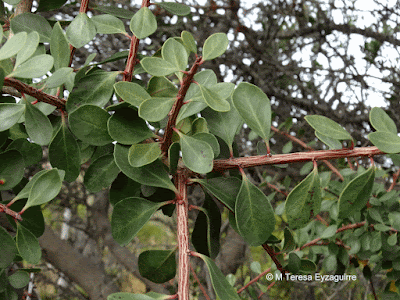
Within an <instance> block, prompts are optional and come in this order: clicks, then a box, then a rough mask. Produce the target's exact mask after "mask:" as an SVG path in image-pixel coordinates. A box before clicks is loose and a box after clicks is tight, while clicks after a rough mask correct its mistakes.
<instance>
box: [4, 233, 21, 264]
mask: <svg viewBox="0 0 400 300" xmlns="http://www.w3.org/2000/svg"><path fill="white" fill-rule="evenodd" d="M0 248H1V255H0V269H5V268H7V267H8V266H9V265H10V264H11V263H12V262H13V260H14V256H15V255H16V254H17V253H18V251H17V247H16V246H15V242H14V239H13V238H12V236H11V235H9V234H8V233H7V231H6V230H5V229H4V228H3V227H2V226H0Z"/></svg>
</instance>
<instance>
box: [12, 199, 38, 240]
mask: <svg viewBox="0 0 400 300" xmlns="http://www.w3.org/2000/svg"><path fill="white" fill-rule="evenodd" d="M25 204H26V200H24V201H17V202H15V203H13V204H12V205H11V206H10V209H12V210H13V211H21V210H22V209H23V207H24V206H25ZM22 218H23V220H22V221H20V222H19V223H21V225H22V226H24V227H25V228H29V231H30V232H32V233H33V235H34V236H36V237H37V238H39V237H40V236H42V235H43V233H44V228H45V225H44V218H43V213H42V210H41V207H40V206H33V207H30V208H28V209H27V210H25V211H24V214H23V217H22ZM8 219H9V221H10V222H11V223H12V224H13V225H14V223H16V222H15V220H14V219H12V218H11V217H9V218H8ZM15 227H16V226H15Z"/></svg>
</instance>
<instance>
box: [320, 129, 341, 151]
mask: <svg viewBox="0 0 400 300" xmlns="http://www.w3.org/2000/svg"><path fill="white" fill-rule="evenodd" d="M315 136H316V137H317V138H318V139H319V140H320V141H321V142H323V143H325V144H326V145H328V146H329V148H331V149H342V148H343V147H342V143H341V142H340V141H339V140H337V139H333V138H330V137H329V136H326V135H323V134H322V133H320V132H318V131H316V132H315Z"/></svg>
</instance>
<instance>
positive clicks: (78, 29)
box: [66, 12, 96, 48]
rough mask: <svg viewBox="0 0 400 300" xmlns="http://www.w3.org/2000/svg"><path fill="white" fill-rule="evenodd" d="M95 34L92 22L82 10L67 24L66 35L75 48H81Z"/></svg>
mask: <svg viewBox="0 0 400 300" xmlns="http://www.w3.org/2000/svg"><path fill="white" fill-rule="evenodd" d="M95 35H96V27H95V26H94V23H93V21H92V20H91V19H89V17H88V16H87V15H86V13H84V12H80V13H79V14H78V15H77V16H76V17H75V18H74V20H73V21H72V22H71V24H69V26H68V28H67V31H66V36H67V39H68V41H69V43H70V44H71V45H72V46H74V47H75V48H81V47H83V46H84V45H86V44H87V43H89V42H90V41H91V40H92V39H93V38H94V37H95Z"/></svg>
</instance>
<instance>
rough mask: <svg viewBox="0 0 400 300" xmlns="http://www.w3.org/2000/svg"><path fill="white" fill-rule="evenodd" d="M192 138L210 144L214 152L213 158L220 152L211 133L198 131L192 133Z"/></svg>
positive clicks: (216, 141)
mask: <svg viewBox="0 0 400 300" xmlns="http://www.w3.org/2000/svg"><path fill="white" fill-rule="evenodd" d="M192 128H193V127H192ZM193 138H195V139H198V140H200V141H203V142H206V143H207V144H209V145H210V146H211V149H212V150H213V152H214V158H216V157H218V155H219V153H220V149H219V143H218V140H217V138H216V137H215V136H213V135H212V134H211V133H206V132H199V133H196V134H194V135H193Z"/></svg>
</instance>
